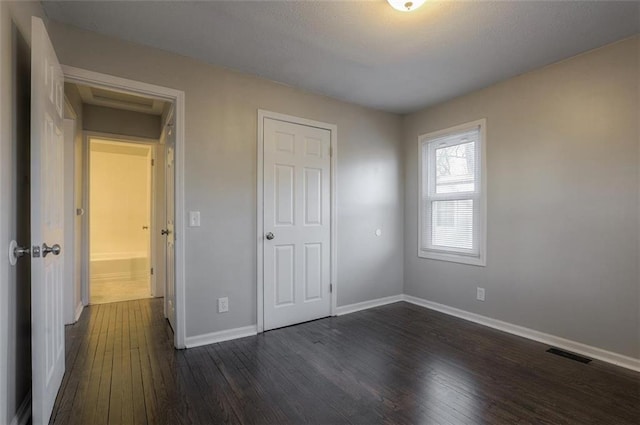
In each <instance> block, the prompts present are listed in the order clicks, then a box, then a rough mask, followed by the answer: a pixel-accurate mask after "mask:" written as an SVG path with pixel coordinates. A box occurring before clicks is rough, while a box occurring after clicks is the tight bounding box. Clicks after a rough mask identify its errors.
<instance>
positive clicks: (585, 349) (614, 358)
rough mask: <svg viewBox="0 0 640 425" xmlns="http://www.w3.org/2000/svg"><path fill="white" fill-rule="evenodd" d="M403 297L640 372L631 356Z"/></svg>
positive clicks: (412, 302) (407, 300)
mask: <svg viewBox="0 0 640 425" xmlns="http://www.w3.org/2000/svg"><path fill="white" fill-rule="evenodd" d="M403 299H404V301H406V302H408V303H411V304H415V305H418V306H421V307H425V308H428V309H430V310H435V311H439V312H441V313H445V314H448V315H450V316H455V317H458V318H460V319H464V320H468V321H470V322H474V323H478V324H480V325H484V326H488V327H490V328H493V329H498V330H500V331H503V332H507V333H510V334H513V335H518V336H521V337H523V338H527V339H531V340H534V341H538V342H541V343H543V344H547V345H551V346H554V347H558V348H562V349H563V350H567V351H571V352H573V353H576V354H581V355H583V356H587V357H589V358H592V359H597V360H601V361H603V362H606V363H611V364H614V365H616V366H620V367H624V368H626V369H631V370H634V371H636V372H640V359H636V358H633V357H628V356H625V355H622V354H618V353H614V352H611V351H607V350H603V349H602V348H597V347H593V346H591V345H587V344H583V343H581V342H576V341H572V340H569V339H565V338H561V337H559V336H555V335H551V334H547V333H544V332H540V331H536V330H534V329H529V328H525V327H524V326H518V325H514V324H512V323H508V322H503V321H502V320H497V319H492V318H491V317H487V316H482V315H480V314H476V313H471V312H468V311H465V310H460V309H457V308H454V307H449V306H448V305H444V304H439V303H436V302H433V301H429V300H425V299H423V298H418V297H414V296H411V295H404V296H403Z"/></svg>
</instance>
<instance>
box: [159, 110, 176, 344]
mask: <svg viewBox="0 0 640 425" xmlns="http://www.w3.org/2000/svg"><path fill="white" fill-rule="evenodd" d="M167 126H168V128H167V129H166V132H167V138H166V150H165V152H166V161H165V190H166V196H165V205H166V210H165V211H166V215H165V218H166V223H167V224H166V227H165V228H164V229H162V234H163V235H164V236H165V237H166V251H165V254H166V259H165V262H166V263H165V264H166V273H165V276H166V282H167V283H166V285H167V286H166V288H165V315H166V316H167V319H168V320H169V323H170V324H171V328H172V329H173V331H174V333H175V331H176V284H175V278H176V272H175V264H176V252H175V240H176V237H175V224H174V223H175V197H176V192H175V164H174V158H175V145H176V144H175V135H174V132H173V129H172V127H173V120H172V119H170V120H168V124H167Z"/></svg>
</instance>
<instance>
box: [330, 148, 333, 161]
mask: <svg viewBox="0 0 640 425" xmlns="http://www.w3.org/2000/svg"><path fill="white" fill-rule="evenodd" d="M332 157H333V146H329V158H332Z"/></svg>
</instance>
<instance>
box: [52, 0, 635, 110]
mask: <svg viewBox="0 0 640 425" xmlns="http://www.w3.org/2000/svg"><path fill="white" fill-rule="evenodd" d="M43 6H44V9H45V11H46V13H47V15H48V16H49V18H51V19H54V20H57V21H61V22H64V23H67V24H71V25H74V26H77V27H81V28H85V29H88V30H91V31H96V32H98V33H102V34H106V35H110V36H113V37H118V38H122V39H125V40H128V41H132V42H136V43H140V44H145V45H148V46H153V47H157V48H160V49H163V50H167V51H171V52H175V53H179V54H182V55H185V56H190V57H193V58H196V59H200V60H202V61H205V62H208V63H212V64H216V65H221V66H224V67H228V68H232V69H236V70H239V71H243V72H247V73H251V74H255V75H259V76H262V77H264V78H268V79H271V80H275V81H279V82H282V83H285V84H289V85H292V86H295V87H300V88H302V89H305V90H308V91H312V92H315V93H321V94H325V95H327V96H331V97H334V98H338V99H342V100H346V101H349V102H353V103H356V104H360V105H364V106H368V107H372V108H376V109H382V110H386V111H391V112H397V113H406V112H412V111H415V110H418V109H420V108H422V107H425V106H428V105H432V104H434V103H437V102H440V101H443V100H446V99H450V98H452V97H455V96H458V95H461V94H464V93H467V92H469V91H472V90H475V89H479V88H482V87H486V86H488V85H490V84H492V83H495V82H498V81H501V80H504V79H506V78H509V77H512V76H515V75H518V74H521V73H523V72H526V71H529V70H532V69H535V68H538V67H540V66H543V65H546V64H550V63H553V62H556V61H558V60H561V59H564V58H567V57H570V56H573V55H575V54H578V53H581V52H584V51H586V50H589V49H592V48H595V47H599V46H602V45H605V44H607V43H611V42H613V41H616V40H619V39H622V38H625V37H628V36H631V35H633V34H636V33H638V31H639V29H640V3H638V2H613V1H600V2H581V1H555V2H551V1H549V2H541V1H496V2H493V1H465V2H462V1H460V2H457V1H433V0H431V1H427V3H426V4H425V5H424V6H422V7H421V8H420V9H418V10H417V11H415V12H412V13H402V12H398V11H396V10H394V9H392V8H391V7H390V6H389V5H388V4H387V2H386V0H372V1H351V2H339V1H298V2H292V1H289V2H287V1H275V2H272V1H257V2H248V1H210V2H190V1H172V2H166V1H165V2H147V1H129V2H114V1H106V2H105V1H72V2H68V1H67V2H58V1H45V2H43Z"/></svg>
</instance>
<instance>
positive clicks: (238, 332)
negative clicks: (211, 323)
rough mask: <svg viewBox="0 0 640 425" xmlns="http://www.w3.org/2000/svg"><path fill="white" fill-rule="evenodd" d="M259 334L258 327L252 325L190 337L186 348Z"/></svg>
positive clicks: (187, 339)
mask: <svg viewBox="0 0 640 425" xmlns="http://www.w3.org/2000/svg"><path fill="white" fill-rule="evenodd" d="M257 334H258V327H257V326H256V325H251V326H245V327H242V328H235V329H227V330H224V331H219V332H211V333H208V334H204V335H196V336H188V337H187V338H185V346H186V347H187V348H193V347H200V346H201V345H209V344H214V343H216V342H222V341H229V340H231V339H237V338H244V337H247V336H253V335H257Z"/></svg>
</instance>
